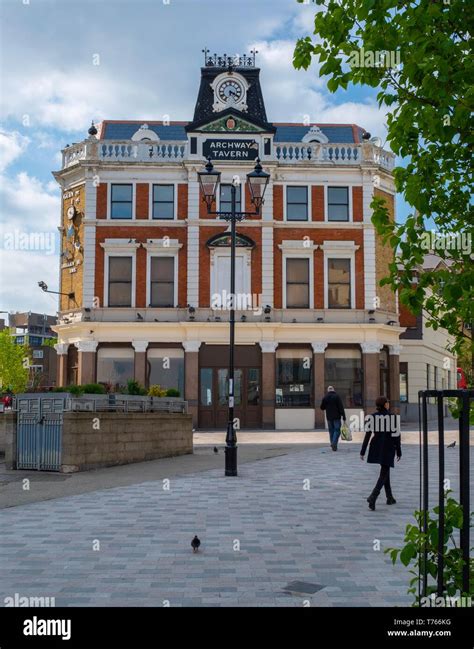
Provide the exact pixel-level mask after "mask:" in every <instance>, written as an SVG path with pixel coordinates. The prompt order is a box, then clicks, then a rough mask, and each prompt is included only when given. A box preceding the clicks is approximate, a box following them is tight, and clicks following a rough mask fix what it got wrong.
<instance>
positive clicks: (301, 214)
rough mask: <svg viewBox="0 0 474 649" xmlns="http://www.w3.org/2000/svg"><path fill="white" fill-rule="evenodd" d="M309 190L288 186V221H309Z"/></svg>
mask: <svg viewBox="0 0 474 649" xmlns="http://www.w3.org/2000/svg"><path fill="white" fill-rule="evenodd" d="M308 211H309V210H308V188H307V187H302V186H297V185H288V186H287V188H286V220H287V221H307V220H308Z"/></svg>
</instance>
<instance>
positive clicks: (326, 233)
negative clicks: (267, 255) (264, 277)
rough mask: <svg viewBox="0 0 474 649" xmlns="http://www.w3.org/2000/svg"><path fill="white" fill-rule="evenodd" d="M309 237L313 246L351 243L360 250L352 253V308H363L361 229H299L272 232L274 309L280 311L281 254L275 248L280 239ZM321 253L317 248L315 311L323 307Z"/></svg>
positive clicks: (315, 258) (314, 269) (362, 243)
mask: <svg viewBox="0 0 474 649" xmlns="http://www.w3.org/2000/svg"><path fill="white" fill-rule="evenodd" d="M304 237H308V238H309V240H311V241H312V242H313V243H314V244H315V245H318V246H320V245H322V244H323V243H324V241H354V243H355V245H356V246H359V249H358V250H357V251H356V253H355V274H356V277H355V300H356V304H355V308H356V309H363V308H364V235H363V232H362V230H355V229H354V230H352V229H350V230H348V229H342V228H341V229H339V230H337V229H334V230H333V229H331V230H327V229H324V230H323V229H321V230H318V229H315V228H298V230H288V229H287V228H275V230H274V239H273V241H274V258H273V264H274V303H275V308H277V309H281V308H283V290H282V282H283V267H282V260H283V253H282V251H281V250H280V248H279V247H278V246H279V245H281V243H282V241H283V240H295V241H301V240H302V239H303V238H304ZM324 272H325V269H324V253H323V251H322V250H321V249H320V248H318V249H317V250H315V252H314V266H313V277H314V295H313V299H314V308H315V309H323V308H324Z"/></svg>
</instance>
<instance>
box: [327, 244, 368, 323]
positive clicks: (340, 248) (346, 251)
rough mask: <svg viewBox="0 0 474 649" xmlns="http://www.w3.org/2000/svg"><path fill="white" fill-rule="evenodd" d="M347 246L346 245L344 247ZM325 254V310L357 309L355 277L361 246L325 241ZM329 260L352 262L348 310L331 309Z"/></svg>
mask: <svg viewBox="0 0 474 649" xmlns="http://www.w3.org/2000/svg"><path fill="white" fill-rule="evenodd" d="M341 244H343V245H341ZM344 244H345V245H344ZM321 248H322V250H323V252H324V271H323V272H324V308H325V309H329V308H331V310H333V311H351V310H352V309H355V308H356V293H355V285H356V275H355V253H356V250H358V248H359V246H356V245H355V244H354V242H353V241H325V242H324V245H322V246H321ZM329 259H349V260H350V262H351V265H350V269H351V304H350V307H349V308H348V309H337V308H335V307H329V306H328V304H329V293H328V290H329V286H328V278H329V270H328V260H329Z"/></svg>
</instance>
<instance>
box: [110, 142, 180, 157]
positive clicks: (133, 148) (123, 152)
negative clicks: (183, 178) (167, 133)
mask: <svg viewBox="0 0 474 649" xmlns="http://www.w3.org/2000/svg"><path fill="white" fill-rule="evenodd" d="M186 146H187V143H186V142H158V143H152V142H130V141H128V140H127V141H124V142H116V141H114V142H99V160H104V161H105V162H123V161H125V162H156V161H158V162H159V161H162V160H178V161H179V160H183V159H184V157H185V154H186Z"/></svg>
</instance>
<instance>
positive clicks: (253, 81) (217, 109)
mask: <svg viewBox="0 0 474 649" xmlns="http://www.w3.org/2000/svg"><path fill="white" fill-rule="evenodd" d="M203 52H204V67H202V68H201V84H200V87H199V92H198V98H197V101H196V106H195V109H194V117H193V120H192V122H191V123H190V124H188V126H187V127H186V130H187V132H188V133H190V132H195V131H199V130H201V128H202V127H204V126H205V125H206V124H209V123H212V122H215V120H216V119H219V118H225V117H228V118H230V119H235V118H240V119H241V120H245V122H246V123H247V124H249V125H252V127H256V128H258V130H261V131H265V132H267V133H273V132H274V130H275V129H274V128H273V126H272V125H271V124H269V123H268V121H267V114H266V111H265V103H264V101H263V95H262V89H261V87H260V69H259V68H257V67H256V66H255V55H256V54H257V52H256V51H252V52H251V53H250V55H246V54H244V55H242V56H240V55H237V56H228V55H227V54H224V55H222V56H218V55H217V54H214V55H211V54H210V53H209V51H208V50H207V49H205V50H203Z"/></svg>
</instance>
